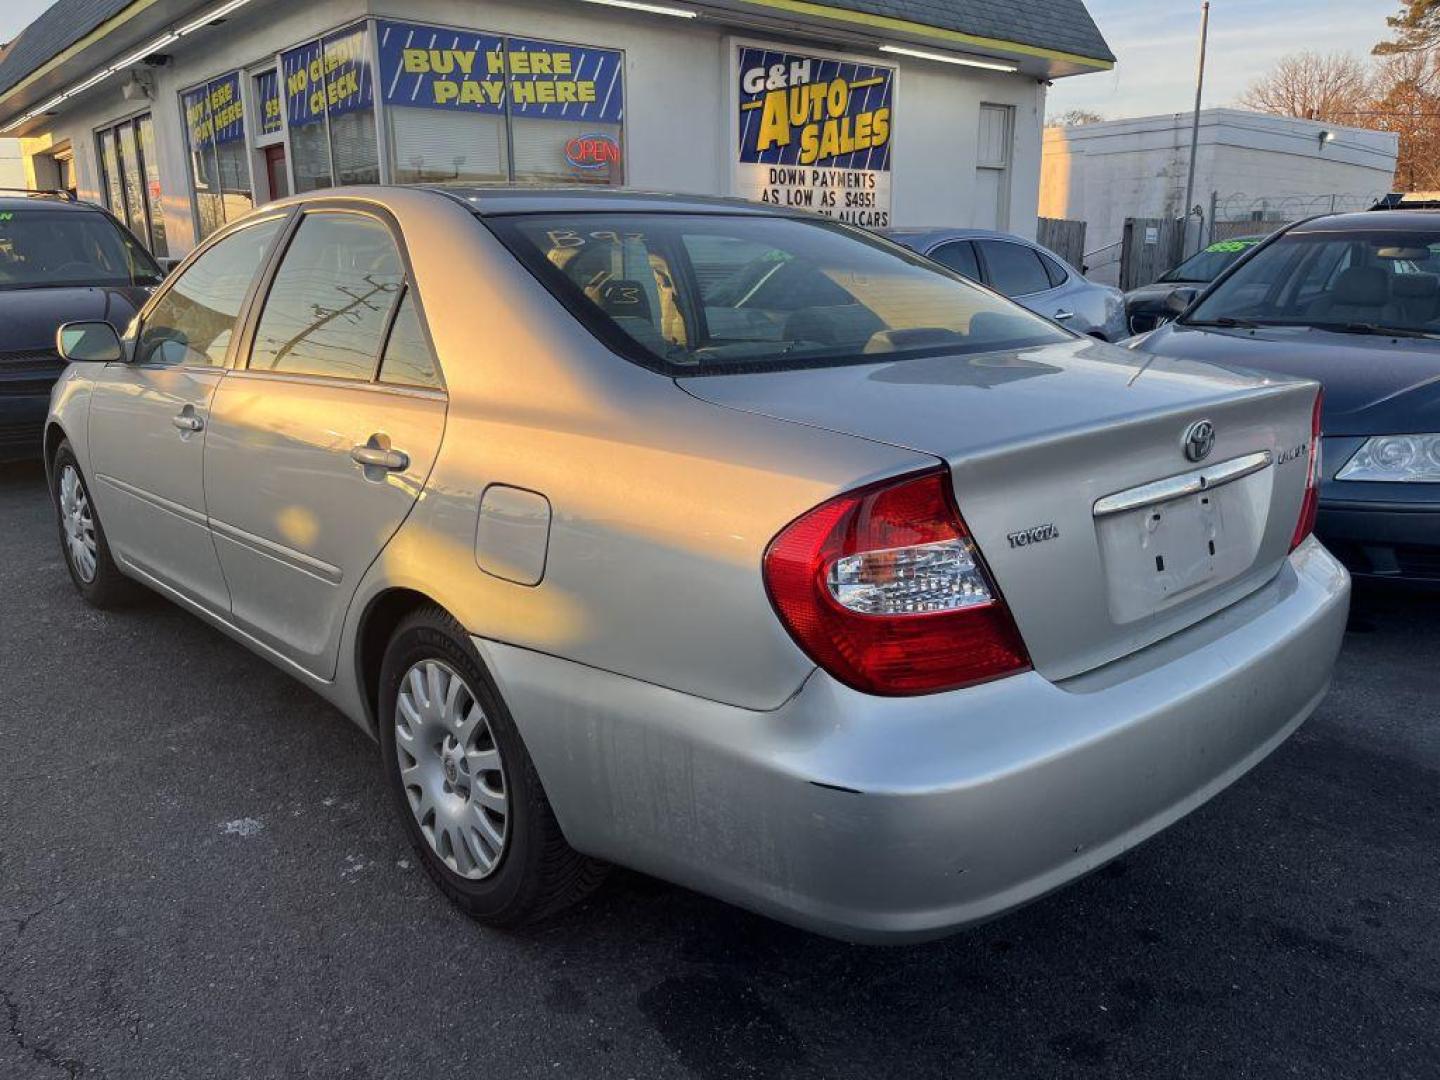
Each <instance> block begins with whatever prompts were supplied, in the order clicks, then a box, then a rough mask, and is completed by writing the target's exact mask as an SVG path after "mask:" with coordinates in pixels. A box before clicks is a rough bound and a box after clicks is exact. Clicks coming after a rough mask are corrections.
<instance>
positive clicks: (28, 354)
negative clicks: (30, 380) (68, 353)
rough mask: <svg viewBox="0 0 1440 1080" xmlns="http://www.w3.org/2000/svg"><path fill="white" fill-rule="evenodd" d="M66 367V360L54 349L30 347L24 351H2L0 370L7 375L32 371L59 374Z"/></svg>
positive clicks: (0, 354)
mask: <svg viewBox="0 0 1440 1080" xmlns="http://www.w3.org/2000/svg"><path fill="white" fill-rule="evenodd" d="M64 367H65V361H64V360H61V359H60V357H59V356H58V355H57V354H56V352H55V350H54V349H30V350H27V351H23V352H7V353H0V371H3V372H4V373H5V374H7V375H12V374H13V375H19V374H23V373H25V372H30V371H34V372H39V373H43V374H50V373H52V372H53V373H55V374H59V373H60V371H61V370H63V369H64Z"/></svg>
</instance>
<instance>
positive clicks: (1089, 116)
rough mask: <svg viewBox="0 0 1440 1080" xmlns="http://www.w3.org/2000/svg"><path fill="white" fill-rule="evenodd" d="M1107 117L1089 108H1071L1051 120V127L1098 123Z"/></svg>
mask: <svg viewBox="0 0 1440 1080" xmlns="http://www.w3.org/2000/svg"><path fill="white" fill-rule="evenodd" d="M1104 119H1105V117H1103V116H1101V115H1100V114H1099V113H1098V112H1092V111H1091V110H1089V109H1069V110H1067V111H1066V112H1063V113H1061V114H1060V115H1059V116H1055V117H1052V118H1051V119H1050V120H1049V121H1047V122H1048V123H1049V125H1050V126H1051V127H1080V126H1081V125H1082V124H1098V123H1100V122H1101V121H1103V120H1104Z"/></svg>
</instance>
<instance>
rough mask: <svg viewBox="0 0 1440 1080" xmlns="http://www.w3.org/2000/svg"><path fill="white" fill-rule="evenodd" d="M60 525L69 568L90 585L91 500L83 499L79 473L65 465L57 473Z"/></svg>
mask: <svg viewBox="0 0 1440 1080" xmlns="http://www.w3.org/2000/svg"><path fill="white" fill-rule="evenodd" d="M60 524H61V526H62V527H63V528H64V530H65V548H66V550H67V551H68V552H69V553H70V565H71V566H73V567H74V568H75V572H76V573H77V574H79V575H80V580H81V581H84V582H85V583H87V584H88V583H90V582H92V581H94V580H95V518H94V516H93V515H92V514H91V512H90V500H89V499H88V498H86V497H85V486H84V485H83V484H81V483H80V473H79V472H78V471H76V469H75V466H74V465H66V466H65V468H64V469H63V470H61V472H60Z"/></svg>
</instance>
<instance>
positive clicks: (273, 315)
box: [250, 211, 405, 381]
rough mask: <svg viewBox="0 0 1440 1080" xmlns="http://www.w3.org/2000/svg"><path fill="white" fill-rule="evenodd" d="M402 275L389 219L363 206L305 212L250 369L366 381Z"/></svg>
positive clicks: (261, 326) (279, 276)
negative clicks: (372, 214) (363, 210)
mask: <svg viewBox="0 0 1440 1080" xmlns="http://www.w3.org/2000/svg"><path fill="white" fill-rule="evenodd" d="M404 279H405V269H404V264H403V263H402V262H401V261H400V252H399V251H398V250H397V249H396V247H395V241H394V239H393V238H392V237H391V236H390V230H389V229H388V228H386V227H385V225H384V224H382V223H381V222H379V221H377V220H375V219H374V218H371V217H366V216H363V215H361V214H352V213H345V212H328V211H318V212H315V213H311V214H307V215H306V217H305V220H304V221H302V222H301V223H300V228H299V230H298V231H297V232H296V233H295V238H294V239H293V240H292V241H291V242H290V246H289V248H288V249H286V252H285V257H284V258H283V259H282V260H281V261H280V269H279V270H277V271H276V273H275V280H274V281H273V282H272V284H271V286H270V294H269V296H267V297H266V299H265V308H264V310H263V311H262V312H261V315H260V322H259V324H258V325H257V326H256V328H255V344H254V345H253V346H252V348H251V350H250V369H251V370H252V371H285V372H290V373H291V374H295V375H324V376H329V377H332V378H341V379H364V380H366V381H369V380H370V379H372V378H374V376H375V366H376V364H377V363H379V359H380V343H381V341H382V339H383V338H384V336H385V325H386V323H387V322H388V321H389V318H390V310H391V306H392V305H393V304H394V303H395V299H396V296H397V294H398V293H399V292H400V286H401V284H402V282H403V281H404Z"/></svg>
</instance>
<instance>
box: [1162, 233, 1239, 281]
mask: <svg viewBox="0 0 1440 1080" xmlns="http://www.w3.org/2000/svg"><path fill="white" fill-rule="evenodd" d="M1264 239H1265V238H1264V237H1263V236H1243V237H1237V238H1236V239H1234V240H1217V241H1215V243H1213V244H1211V245H1210V246H1209V247H1207V248H1206V249H1205V250H1204V251H1197V252H1196V253H1195V254H1194V255H1191V256H1190V258H1188V259H1186V260H1185V261H1184V262H1182V263H1181V264H1180V265H1179V266H1177V267H1175V268H1174V269H1173V270H1167V271H1165V273H1163V274H1161V275H1160V277H1159V279H1158V280H1160V281H1214V280H1215V279H1216V278H1217V277H1219V276H1220V272H1221V271H1222V270H1224V269H1225V268H1226V267H1228V266H1229V265H1230V264H1231V263H1233V262H1234V261H1235V260H1236V259H1238V258H1240V256H1241V255H1244V254H1245V252H1247V251H1249V250H1250V249H1251V248H1252V247H1254V246H1255V245H1256V244H1258V243H1260V242H1261V241H1262V240H1264Z"/></svg>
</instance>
